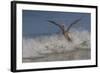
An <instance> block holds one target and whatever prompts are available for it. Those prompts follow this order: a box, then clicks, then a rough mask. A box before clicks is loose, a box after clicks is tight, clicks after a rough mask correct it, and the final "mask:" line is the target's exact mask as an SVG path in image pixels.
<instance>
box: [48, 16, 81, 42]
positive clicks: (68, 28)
mask: <svg viewBox="0 0 100 73" xmlns="http://www.w3.org/2000/svg"><path fill="white" fill-rule="evenodd" d="M81 19H82V17H81V18H79V19H76V20H75V21H73V22H72V23H71V24H70V25H69V26H68V27H67V29H65V25H64V24H58V23H56V22H55V21H52V20H48V22H50V23H52V24H54V25H56V26H58V27H59V29H60V30H61V31H62V34H63V35H64V37H65V38H66V40H68V41H69V42H72V38H71V37H70V36H69V30H70V29H71V27H72V26H73V25H75V24H76V23H78V22H79V21H80V20H81Z"/></svg>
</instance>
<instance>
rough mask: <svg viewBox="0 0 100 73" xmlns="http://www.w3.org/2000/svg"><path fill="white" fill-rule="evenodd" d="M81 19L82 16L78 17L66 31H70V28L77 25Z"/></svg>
mask: <svg viewBox="0 0 100 73" xmlns="http://www.w3.org/2000/svg"><path fill="white" fill-rule="evenodd" d="M81 19H82V17H81V18H79V19H77V20H75V21H74V22H72V23H71V24H70V25H69V26H68V28H67V30H66V32H68V31H69V30H70V28H71V27H72V26H73V25H75V24H76V23H78V22H79V21H80V20H81Z"/></svg>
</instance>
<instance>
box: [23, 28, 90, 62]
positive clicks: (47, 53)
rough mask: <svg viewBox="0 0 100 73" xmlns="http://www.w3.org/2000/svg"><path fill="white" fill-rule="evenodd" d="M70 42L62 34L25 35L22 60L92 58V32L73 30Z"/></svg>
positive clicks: (42, 60)
mask: <svg viewBox="0 0 100 73" xmlns="http://www.w3.org/2000/svg"><path fill="white" fill-rule="evenodd" d="M69 36H70V37H71V39H72V42H69V41H67V40H66V39H65V37H64V36H63V35H62V34H61V33H60V34H57V33H56V34H44V35H35V36H23V48H22V61H23V62H24V63H25V62H45V61H64V60H66V61H67V60H84V59H90V58H91V55H90V54H91V45H90V44H91V43H90V42H91V40H90V32H88V31H86V30H84V31H76V30H75V31H71V32H70V34H69Z"/></svg>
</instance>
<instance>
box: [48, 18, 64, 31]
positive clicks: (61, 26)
mask: <svg viewBox="0 0 100 73" xmlns="http://www.w3.org/2000/svg"><path fill="white" fill-rule="evenodd" d="M48 22H50V23H52V24H54V25H56V26H58V27H59V28H60V29H61V30H64V26H63V25H60V24H58V23H56V22H54V21H51V20H48Z"/></svg>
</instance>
